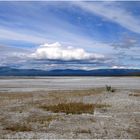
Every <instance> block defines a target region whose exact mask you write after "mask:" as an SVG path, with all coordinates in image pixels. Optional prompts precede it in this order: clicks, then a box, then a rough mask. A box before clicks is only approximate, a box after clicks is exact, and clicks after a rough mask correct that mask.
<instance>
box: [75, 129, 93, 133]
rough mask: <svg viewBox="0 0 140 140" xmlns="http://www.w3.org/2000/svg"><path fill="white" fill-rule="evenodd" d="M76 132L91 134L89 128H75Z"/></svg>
mask: <svg viewBox="0 0 140 140" xmlns="http://www.w3.org/2000/svg"><path fill="white" fill-rule="evenodd" d="M76 133H87V134H91V130H90V129H80V130H77V131H76Z"/></svg>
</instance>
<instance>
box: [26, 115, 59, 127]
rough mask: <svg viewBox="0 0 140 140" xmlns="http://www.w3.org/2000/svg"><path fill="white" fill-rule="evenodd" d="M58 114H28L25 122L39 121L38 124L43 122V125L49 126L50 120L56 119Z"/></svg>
mask: <svg viewBox="0 0 140 140" xmlns="http://www.w3.org/2000/svg"><path fill="white" fill-rule="evenodd" d="M58 118H59V116H58V115H49V116H40V115H37V116H30V117H29V118H27V120H26V121H27V123H39V124H43V125H45V126H49V124H50V122H51V121H53V120H56V119H58Z"/></svg>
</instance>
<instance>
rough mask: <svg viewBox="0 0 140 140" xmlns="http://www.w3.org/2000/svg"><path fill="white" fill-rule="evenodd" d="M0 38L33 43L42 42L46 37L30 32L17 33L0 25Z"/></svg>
mask: <svg viewBox="0 0 140 140" xmlns="http://www.w3.org/2000/svg"><path fill="white" fill-rule="evenodd" d="M0 39H7V40H15V41H19V40H20V41H27V42H33V43H42V42H45V41H46V39H45V38H42V37H39V36H36V35H31V34H28V33H26V34H24V33H19V32H17V31H12V30H9V29H5V28H3V27H1V26H0Z"/></svg>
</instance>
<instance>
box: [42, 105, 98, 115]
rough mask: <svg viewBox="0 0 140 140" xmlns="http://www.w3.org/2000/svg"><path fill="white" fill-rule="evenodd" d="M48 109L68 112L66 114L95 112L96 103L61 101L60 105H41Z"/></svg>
mask: <svg viewBox="0 0 140 140" xmlns="http://www.w3.org/2000/svg"><path fill="white" fill-rule="evenodd" d="M40 108H43V109H45V110H47V111H52V112H54V113H59V112H61V113H66V114H82V113H90V114H92V113H93V112H94V108H95V106H94V104H84V103H74V102H73V103H60V104H58V105H50V106H47V105H44V106H40Z"/></svg>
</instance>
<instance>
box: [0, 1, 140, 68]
mask: <svg viewBox="0 0 140 140" xmlns="http://www.w3.org/2000/svg"><path fill="white" fill-rule="evenodd" d="M0 66H8V67H13V68H19V69H42V70H51V69H85V70H91V69H100V68H101V69H102V68H103V69H104V68H138V69H140V1H100V2H99V1H89V2H86V1H40V2H39V1H38V2H37V1H36V2H35V1H34V2H33V1H30V2H28V1H26V2H25V1H24V2H23V1H22V2H16V1H11V2H10V1H9V2H8V1H7V2H6V1H5V2H4V1H3V2H2V1H0Z"/></svg>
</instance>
